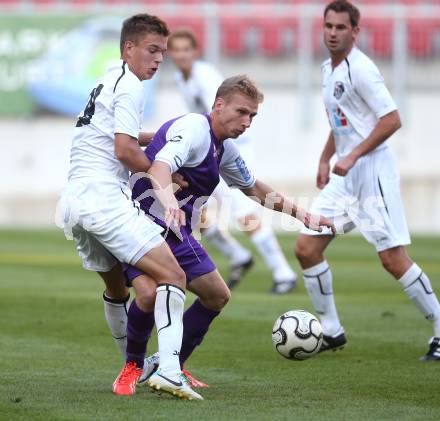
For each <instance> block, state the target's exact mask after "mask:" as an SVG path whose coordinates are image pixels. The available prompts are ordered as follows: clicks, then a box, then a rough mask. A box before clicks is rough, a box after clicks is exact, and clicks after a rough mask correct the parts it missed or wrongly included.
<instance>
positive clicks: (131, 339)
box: [127, 300, 154, 368]
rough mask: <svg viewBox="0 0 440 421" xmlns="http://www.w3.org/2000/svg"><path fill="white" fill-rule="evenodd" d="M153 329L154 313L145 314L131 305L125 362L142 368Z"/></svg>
mask: <svg viewBox="0 0 440 421" xmlns="http://www.w3.org/2000/svg"><path fill="white" fill-rule="evenodd" d="M153 327H154V312H151V313H145V312H143V311H142V310H141V309H140V308H139V307H138V306H137V304H136V300H133V302H132V303H131V306H130V309H129V310H128V323H127V362H130V361H134V362H135V363H136V365H137V366H138V367H139V368H142V367H143V366H144V358H145V353H146V352H147V342H148V339H150V336H151V331H152V330H153Z"/></svg>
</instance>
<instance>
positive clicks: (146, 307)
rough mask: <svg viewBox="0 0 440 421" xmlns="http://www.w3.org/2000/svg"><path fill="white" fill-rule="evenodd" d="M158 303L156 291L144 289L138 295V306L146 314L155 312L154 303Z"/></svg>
mask: <svg viewBox="0 0 440 421" xmlns="http://www.w3.org/2000/svg"><path fill="white" fill-rule="evenodd" d="M155 301H156V291H155V290H149V289H143V290H142V291H140V292H139V293H137V294H136V304H137V305H138V307H139V308H140V309H141V310H142V311H144V312H145V313H151V312H152V311H154V303H155Z"/></svg>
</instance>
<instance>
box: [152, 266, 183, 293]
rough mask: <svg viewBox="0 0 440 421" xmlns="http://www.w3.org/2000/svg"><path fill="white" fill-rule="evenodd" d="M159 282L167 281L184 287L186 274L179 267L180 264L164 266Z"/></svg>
mask: <svg viewBox="0 0 440 421" xmlns="http://www.w3.org/2000/svg"><path fill="white" fill-rule="evenodd" d="M159 283H167V284H172V285H176V286H177V287H179V288H181V289H185V288H186V275H185V272H184V271H183V270H182V269H181V268H180V266H177V265H176V266H173V267H169V268H166V269H165V270H164V273H163V274H162V279H160V280H159Z"/></svg>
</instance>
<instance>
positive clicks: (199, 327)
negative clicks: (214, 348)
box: [179, 299, 220, 367]
mask: <svg viewBox="0 0 440 421" xmlns="http://www.w3.org/2000/svg"><path fill="white" fill-rule="evenodd" d="M219 314H220V312H219V311H213V310H209V309H207V308H206V307H204V306H203V305H202V303H201V302H200V300H198V299H197V300H195V301H194V303H193V304H192V306H191V307H189V308H188V310H186V311H185V313H184V315H183V338H182V348H181V349H180V357H179V358H180V365H181V366H182V367H183V364H184V363H185V361H186V360H187V359H188V357H189V356H190V355H191V354H192V352H193V351H194V348H195V347H196V346H197V345H200V344H201V342H202V340H203V337H204V336H205V334H206V332H207V331H208V329H209V325H210V324H211V323H212V321H213V320H214V319H215V318H216V317H217V316H218V315H219Z"/></svg>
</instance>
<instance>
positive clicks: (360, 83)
mask: <svg viewBox="0 0 440 421" xmlns="http://www.w3.org/2000/svg"><path fill="white" fill-rule="evenodd" d="M321 70H322V77H323V86H322V91H323V98H324V104H325V108H326V111H327V116H328V119H329V122H330V126H331V130H332V133H333V136H334V139H335V145H336V154H337V155H338V157H343V156H346V155H348V154H349V153H350V152H351V151H352V150H353V149H354V148H355V147H356V146H357V145H359V144H360V143H361V142H363V141H364V140H365V139H366V138H367V137H368V136H369V135H370V133H371V132H372V131H373V129H374V127H375V126H376V124H377V122H378V120H379V119H380V118H381V117H383V116H385V115H386V114H388V113H390V112H392V111H394V110H396V109H397V107H396V104H395V102H394V100H393V98H392V97H391V95H390V93H389V91H388V89H387V88H386V86H385V83H384V79H383V77H382V75H381V74H380V72H379V69H378V68H377V67H376V65H375V64H374V63H373V62H372V61H371V59H369V58H368V57H367V56H366V55H365V54H364V53H362V52H361V51H360V50H359V49H358V48H356V47H353V49H352V50H351V52H350V54H349V55H348V56H347V58H346V59H345V60H344V61H342V62H341V63H340V64H339V65H338V66H337V67H336V68H334V69H333V68H332V64H331V60H330V59H328V60H326V61H325V62H324V63H323V65H322V68H321ZM384 148H387V145H386V144H385V142H384V143H382V144H381V145H379V146H378V147H377V148H376V150H379V149H384Z"/></svg>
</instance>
